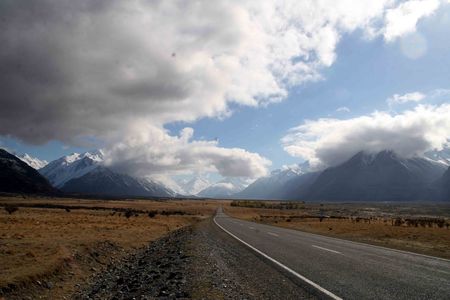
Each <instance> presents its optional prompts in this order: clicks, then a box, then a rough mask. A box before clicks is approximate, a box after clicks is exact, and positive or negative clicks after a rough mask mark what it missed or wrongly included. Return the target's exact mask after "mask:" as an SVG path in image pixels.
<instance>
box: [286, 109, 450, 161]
mask: <svg viewBox="0 0 450 300" xmlns="http://www.w3.org/2000/svg"><path fill="white" fill-rule="evenodd" d="M449 116H450V104H442V105H440V106H433V105H418V106H417V107H415V108H414V109H412V110H407V111H404V112H402V113H400V114H390V113H388V112H374V113H372V114H370V115H366V116H360V117H356V118H350V119H329V118H325V119H318V120H310V121H306V122H305V123H304V124H302V125H300V126H298V127H295V128H292V129H291V130H290V131H289V133H288V134H287V135H286V136H285V137H283V139H282V144H283V147H284V150H285V151H287V152H288V153H289V154H290V155H292V156H295V157H301V158H303V159H307V160H309V161H310V163H311V164H312V165H313V166H315V167H316V168H321V167H324V166H332V165H336V164H338V163H341V162H343V161H345V160H347V159H348V158H350V157H351V156H352V155H354V154H355V153H357V152H359V151H368V152H378V151H381V150H386V149H389V150H394V151H395V152H397V153H398V154H400V155H403V156H407V157H408V156H413V155H422V154H423V153H424V152H426V151H428V150H432V149H442V147H444V146H445V145H446V143H448V141H449V138H450V117H449Z"/></svg>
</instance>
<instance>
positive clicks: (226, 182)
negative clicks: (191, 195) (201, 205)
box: [197, 177, 250, 198]
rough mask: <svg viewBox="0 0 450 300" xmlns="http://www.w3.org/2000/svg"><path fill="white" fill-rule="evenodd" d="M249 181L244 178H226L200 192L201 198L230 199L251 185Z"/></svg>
mask: <svg viewBox="0 0 450 300" xmlns="http://www.w3.org/2000/svg"><path fill="white" fill-rule="evenodd" d="M249 183H250V182H249V180H247V179H242V178H231V177H230V178H224V179H222V180H220V181H219V182H216V183H214V184H212V185H210V186H209V187H207V188H206V189H204V190H202V191H201V192H199V193H198V194H197V195H198V196H200V197H209V198H229V197H230V196H232V195H234V194H236V193H239V192H240V191H242V190H244V189H245V188H246V187H247V186H248V185H249Z"/></svg>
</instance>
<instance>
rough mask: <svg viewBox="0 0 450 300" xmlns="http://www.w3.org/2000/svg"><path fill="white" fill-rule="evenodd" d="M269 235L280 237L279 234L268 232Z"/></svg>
mask: <svg viewBox="0 0 450 300" xmlns="http://www.w3.org/2000/svg"><path fill="white" fill-rule="evenodd" d="M267 234H270V235H273V236H279V235H278V234H276V233H273V232H267Z"/></svg>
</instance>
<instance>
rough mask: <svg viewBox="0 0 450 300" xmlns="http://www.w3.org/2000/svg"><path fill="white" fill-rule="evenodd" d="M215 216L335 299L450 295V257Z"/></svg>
mask: <svg viewBox="0 0 450 300" xmlns="http://www.w3.org/2000/svg"><path fill="white" fill-rule="evenodd" d="M214 222H215V223H216V225H218V226H219V227H220V228H221V229H222V230H224V231H225V232H227V233H228V234H229V235H231V236H233V238H235V239H237V240H239V241H240V242H241V243H242V244H245V245H246V246H247V247H249V248H251V249H252V251H255V252H257V253H258V254H259V255H260V256H262V257H264V259H266V260H268V261H270V263H272V264H273V265H274V266H276V267H277V268H280V269H281V270H283V272H285V273H286V275H288V276H290V277H291V278H295V279H296V280H297V281H298V282H300V283H301V284H302V285H306V286H309V287H311V288H313V289H314V290H315V291H317V292H318V293H319V294H320V295H322V296H324V297H326V298H333V299H450V260H446V259H441V258H435V257H430V256H424V255H420V254H414V253H409V252H404V251H399V250H393V249H387V248H383V247H377V246H372V245H368V244H362V243H355V242H351V241H346V240H341V239H336V238H330V237H325V236H321V235H316V234H311V233H305V232H301V231H296V230H291V229H286V228H280V227H274V226H269V225H264V224H258V223H254V222H249V221H243V220H240V219H235V218H231V217H229V216H227V215H226V214H224V213H223V212H222V210H221V209H219V210H218V212H217V215H216V217H215V218H214Z"/></svg>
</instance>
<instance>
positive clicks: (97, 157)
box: [39, 150, 104, 188]
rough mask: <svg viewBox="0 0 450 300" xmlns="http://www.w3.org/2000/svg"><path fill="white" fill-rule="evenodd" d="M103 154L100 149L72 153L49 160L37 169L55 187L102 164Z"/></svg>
mask: <svg viewBox="0 0 450 300" xmlns="http://www.w3.org/2000/svg"><path fill="white" fill-rule="evenodd" d="M103 157H104V154H103V152H102V151H101V150H96V151H91V152H85V153H82V154H79V153H72V154H70V155H67V156H63V157H61V158H59V159H56V160H54V161H52V162H50V163H49V164H48V165H46V166H45V167H43V168H42V169H40V170H39V172H40V173H41V174H42V175H44V176H45V177H46V178H47V179H48V180H49V181H50V183H51V184H52V185H53V186H55V187H58V188H60V187H62V186H63V185H64V184H65V183H66V182H67V181H69V180H71V179H74V178H78V177H81V176H83V175H85V174H87V173H89V172H90V171H92V170H94V169H95V168H96V167H97V166H98V165H100V164H102V162H103Z"/></svg>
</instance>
